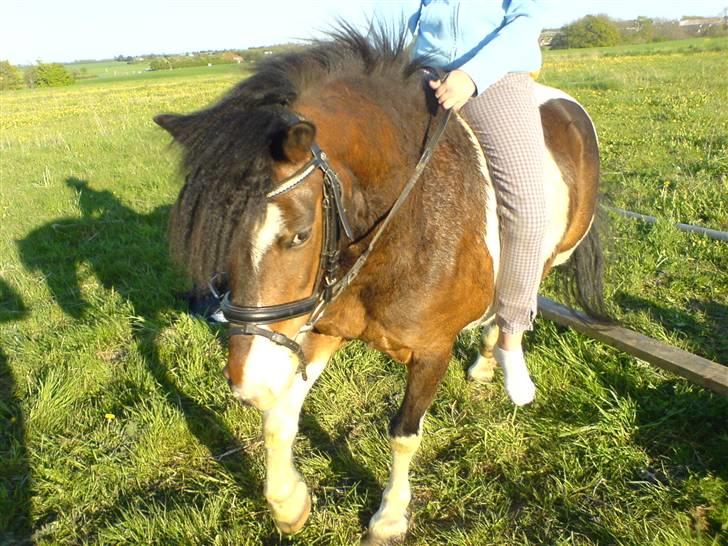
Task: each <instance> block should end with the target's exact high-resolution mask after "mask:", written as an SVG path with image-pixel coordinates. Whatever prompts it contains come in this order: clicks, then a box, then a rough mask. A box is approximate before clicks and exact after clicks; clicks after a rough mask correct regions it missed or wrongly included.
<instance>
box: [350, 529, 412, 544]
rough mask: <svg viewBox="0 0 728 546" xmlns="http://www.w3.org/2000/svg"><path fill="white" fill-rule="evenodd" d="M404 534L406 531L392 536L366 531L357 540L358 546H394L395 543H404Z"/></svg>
mask: <svg viewBox="0 0 728 546" xmlns="http://www.w3.org/2000/svg"><path fill="white" fill-rule="evenodd" d="M405 536H406V533H403V534H401V535H399V536H393V537H392V536H389V537H381V536H375V535H373V534H372V533H370V532H369V531H367V532H366V533H365V534H364V536H363V537H361V541H359V546H395V545H397V544H404V539H405Z"/></svg>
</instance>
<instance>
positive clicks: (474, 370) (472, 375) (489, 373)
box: [468, 354, 496, 383]
mask: <svg viewBox="0 0 728 546" xmlns="http://www.w3.org/2000/svg"><path fill="white" fill-rule="evenodd" d="M495 367H496V361H495V360H494V359H493V357H492V356H490V357H489V356H483V355H481V354H478V357H477V358H476V359H475V362H473V364H472V365H471V366H470V367H469V368H468V379H470V380H471V381H476V382H478V383H490V382H491V381H493V377H494V376H495Z"/></svg>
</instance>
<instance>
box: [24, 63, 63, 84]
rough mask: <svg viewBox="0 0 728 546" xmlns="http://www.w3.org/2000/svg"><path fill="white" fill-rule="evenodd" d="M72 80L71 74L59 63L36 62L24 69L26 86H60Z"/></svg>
mask: <svg viewBox="0 0 728 546" xmlns="http://www.w3.org/2000/svg"><path fill="white" fill-rule="evenodd" d="M73 82H74V79H73V75H72V74H71V73H70V72H69V71H68V70H66V67H65V66H63V65H62V64H59V63H38V64H37V65H36V66H32V67H30V68H29V69H28V70H26V71H25V83H26V85H27V86H28V87H62V86H64V85H71V84H72V83H73Z"/></svg>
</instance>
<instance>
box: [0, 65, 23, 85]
mask: <svg viewBox="0 0 728 546" xmlns="http://www.w3.org/2000/svg"><path fill="white" fill-rule="evenodd" d="M19 87H23V78H22V76H21V75H20V70H18V69H17V68H15V67H14V66H13V65H12V64H10V61H0V91H6V90H8V89H18V88H19Z"/></svg>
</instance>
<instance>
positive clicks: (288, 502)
mask: <svg viewBox="0 0 728 546" xmlns="http://www.w3.org/2000/svg"><path fill="white" fill-rule="evenodd" d="M267 500H268V505H269V506H270V510H271V512H272V514H273V521H274V522H275V524H276V527H278V529H280V531H281V533H283V534H286V535H293V534H295V533H297V532H298V531H300V530H301V528H302V527H303V526H304V524H305V523H306V521H307V520H308V517H309V515H310V514H311V496H310V495H309V494H308V488H307V487H306V484H305V483H303V481H299V482H298V483H297V484H296V487H295V488H294V489H293V493H291V495H290V496H289V497H288V498H287V499H284V500H280V501H277V500H272V499H267Z"/></svg>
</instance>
